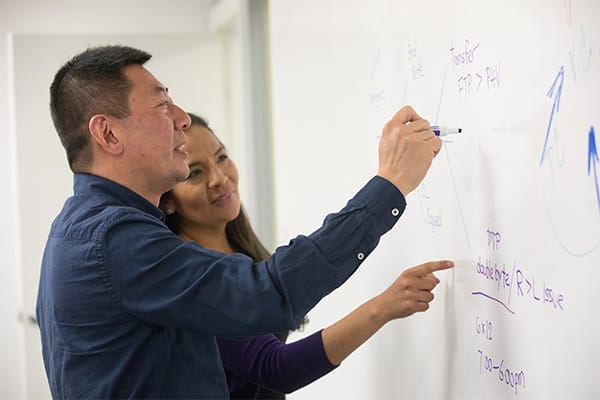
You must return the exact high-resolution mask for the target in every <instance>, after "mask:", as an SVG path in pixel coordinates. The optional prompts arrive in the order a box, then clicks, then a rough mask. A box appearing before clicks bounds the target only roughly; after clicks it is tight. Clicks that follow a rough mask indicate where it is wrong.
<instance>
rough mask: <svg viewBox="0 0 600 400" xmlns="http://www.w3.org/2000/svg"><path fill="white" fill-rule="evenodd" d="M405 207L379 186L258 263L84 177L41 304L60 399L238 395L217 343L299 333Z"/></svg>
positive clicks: (55, 230)
mask: <svg viewBox="0 0 600 400" xmlns="http://www.w3.org/2000/svg"><path fill="white" fill-rule="evenodd" d="M404 208H405V199H404V196H402V194H401V193H400V192H399V191H398V190H397V189H396V188H395V187H394V186H393V185H392V184H390V183H389V182H387V181H386V180H384V179H382V178H379V177H374V178H373V179H371V180H370V181H369V182H368V183H367V185H366V186H365V187H364V188H363V189H361V190H360V191H359V192H358V193H357V194H356V196H355V197H354V198H353V199H351V200H350V201H349V202H348V204H347V205H346V207H344V209H342V210H341V211H340V212H338V213H335V214H330V215H329V216H328V217H327V218H326V219H325V222H324V224H323V226H322V227H321V228H320V229H318V230H317V231H315V232H314V233H312V234H311V235H309V236H298V237H296V238H295V239H293V240H292V241H290V243H289V244H288V245H286V246H282V247H279V248H278V249H277V250H276V251H275V253H274V254H273V256H272V257H271V258H270V259H269V260H267V261H265V262H260V263H253V262H252V260H251V259H250V258H249V257H246V256H244V255H242V254H231V255H226V254H223V253H219V252H216V251H211V250H208V249H205V248H203V247H201V246H199V245H197V244H196V243H194V242H185V241H183V240H181V239H180V238H179V237H177V236H176V235H174V234H173V233H172V232H171V231H170V230H169V229H168V228H167V227H166V225H165V224H164V222H163V219H164V218H163V213H162V211H161V210H160V209H158V208H157V207H155V206H154V205H153V204H151V203H150V202H148V201H147V200H145V199H144V198H143V197H141V196H139V195H138V194H136V193H134V192H133V191H131V190H129V189H127V188H126V187H123V186H121V185H119V184H117V183H115V182H112V181H110V180H107V179H104V178H101V177H98V176H93V175H87V174H76V175H75V177H74V195H73V196H71V197H70V198H69V199H67V201H66V202H65V205H64V207H63V209H62V211H61V212H60V214H59V215H58V216H57V217H56V219H55V220H54V222H53V224H52V227H51V230H50V233H49V237H48V241H47V243H46V249H45V252H44V257H43V260H42V269H41V276H40V286H39V292H38V299H37V317H38V321H39V324H40V330H41V336H42V349H43V358H44V364H45V367H46V372H47V375H48V381H49V384H50V389H51V392H52V396H53V397H54V398H111V399H114V398H194V399H198V398H211V399H214V398H227V397H228V392H227V385H226V382H225V377H224V373H223V367H222V364H221V360H220V358H219V352H218V350H217V345H216V339H215V336H222V337H236V336H238V337H239V336H247V335H256V334H261V333H267V332H276V331H283V330H287V329H293V328H294V327H296V326H297V325H298V323H299V322H300V321H301V320H302V318H303V317H304V315H305V314H306V313H307V312H308V310H309V309H311V308H312V307H313V306H314V305H315V304H316V303H317V302H318V301H319V300H320V299H321V298H322V297H323V296H325V295H326V294H328V293H330V292H331V291H332V290H333V289H335V288H337V287H338V286H339V285H341V284H342V283H343V282H344V281H345V280H346V279H347V278H348V277H349V276H350V275H351V274H352V273H353V272H354V271H355V270H356V268H358V266H359V264H360V263H361V262H362V260H363V258H364V257H359V256H358V254H360V253H362V254H363V255H367V254H369V253H370V252H371V251H372V250H373V249H374V248H375V246H376V245H377V243H378V241H379V238H380V236H381V235H382V234H384V233H385V232H387V231H388V230H389V229H390V228H391V227H392V226H393V225H394V224H395V222H396V221H397V219H398V218H399V216H400V215H401V214H402V211H403V210H404ZM392 210H400V213H398V212H397V211H392Z"/></svg>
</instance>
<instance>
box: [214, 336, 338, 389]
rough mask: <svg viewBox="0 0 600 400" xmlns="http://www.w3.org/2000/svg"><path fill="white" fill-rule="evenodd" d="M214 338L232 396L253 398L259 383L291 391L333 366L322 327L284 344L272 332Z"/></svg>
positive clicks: (316, 377) (306, 383) (318, 376)
mask: <svg viewBox="0 0 600 400" xmlns="http://www.w3.org/2000/svg"><path fill="white" fill-rule="evenodd" d="M217 342H218V345H219V351H220V353H221V360H222V361H223V366H224V367H225V375H226V376H227V384H228V385H229V394H230V395H231V398H232V399H255V398H256V397H257V394H258V392H259V390H260V388H261V387H264V388H268V389H271V390H273V391H275V392H280V393H290V392H293V391H294V390H296V389H299V388H301V387H303V386H306V385H308V384H309V383H311V382H313V381H315V380H316V379H318V378H320V377H322V376H323V375H325V374H327V373H328V372H330V371H332V370H334V369H335V368H336V366H335V365H332V364H331V362H329V359H328V358H327V355H326V354H325V348H324V347H323V340H322V338H321V331H318V332H315V333H313V334H312V335H310V336H308V337H306V338H304V339H300V340H298V341H296V342H293V343H287V344H286V343H283V342H281V341H280V340H279V339H278V338H277V337H276V336H275V335H273V334H269V335H261V336H254V337H252V338H249V339H242V340H232V339H223V338H218V339H217Z"/></svg>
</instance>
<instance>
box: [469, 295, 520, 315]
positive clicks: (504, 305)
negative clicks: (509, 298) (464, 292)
mask: <svg viewBox="0 0 600 400" xmlns="http://www.w3.org/2000/svg"><path fill="white" fill-rule="evenodd" d="M471 294H472V295H473V296H477V295H478V296H483V297H486V298H488V299H490V300H494V301H495V302H497V303H499V304H500V305H501V306H502V307H504V308H506V310H507V311H508V312H509V313H511V314H513V315H515V312H514V311H513V310H511V309H510V307H508V306H507V305H506V304H504V302H503V301H502V300H499V299H497V298H495V297H494V296H490V295H489V294H487V293H484V292H471Z"/></svg>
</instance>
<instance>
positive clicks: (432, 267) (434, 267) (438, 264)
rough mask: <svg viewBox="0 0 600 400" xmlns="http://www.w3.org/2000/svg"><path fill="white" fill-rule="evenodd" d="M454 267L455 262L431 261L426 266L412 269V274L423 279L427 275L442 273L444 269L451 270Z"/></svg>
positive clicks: (422, 265)
mask: <svg viewBox="0 0 600 400" xmlns="http://www.w3.org/2000/svg"><path fill="white" fill-rule="evenodd" d="M452 267H454V262H453V261H450V260H441V261H429V262H426V263H425V264H421V265H417V266H416V267H412V268H411V269H410V272H411V273H412V274H414V275H416V276H420V277H423V276H425V275H427V274H431V273H432V272H435V271H442V270H444V269H449V268H452Z"/></svg>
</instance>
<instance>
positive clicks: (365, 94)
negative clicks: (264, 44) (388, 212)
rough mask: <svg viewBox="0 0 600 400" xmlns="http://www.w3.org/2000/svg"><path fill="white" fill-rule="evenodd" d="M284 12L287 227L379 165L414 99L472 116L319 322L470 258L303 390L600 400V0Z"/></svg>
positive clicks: (278, 135)
mask: <svg viewBox="0 0 600 400" xmlns="http://www.w3.org/2000/svg"><path fill="white" fill-rule="evenodd" d="M269 17H270V35H271V39H270V40H271V49H270V53H271V68H272V89H273V99H272V100H273V131H274V157H275V173H274V177H275V193H276V201H275V203H276V204H277V215H276V221H277V231H278V234H277V237H278V240H279V243H285V242H286V241H287V240H288V239H289V238H291V237H293V236H295V235H296V234H298V233H310V232H312V231H313V230H314V229H315V228H316V227H318V226H319V225H320V224H321V221H322V219H323V217H324V216H325V215H326V213H328V212H331V211H335V210H338V209H340V208H341V207H342V206H343V205H344V203H345V202H346V201H347V199H348V198H350V196H352V195H353V194H354V193H355V192H356V191H357V190H358V189H359V188H360V187H361V186H362V185H363V184H364V183H365V182H366V181H367V180H368V179H369V178H370V177H371V176H372V175H373V174H375V173H376V168H377V145H378V135H379V134H380V132H381V128H382V127H383V125H384V123H385V122H386V121H387V120H388V119H389V118H390V117H391V116H392V115H393V114H394V113H395V112H396V111H397V110H398V109H399V108H400V107H401V106H402V105H404V104H410V105H412V106H413V107H414V108H415V109H416V110H417V112H418V113H420V114H421V115H422V116H423V117H424V118H426V119H428V120H429V122H430V123H431V124H440V125H450V126H460V127H461V128H462V129H463V131H464V132H463V134H461V135H458V136H452V137H446V138H444V145H443V149H442V151H441V153H440V154H439V155H438V157H437V158H436V159H435V160H434V164H433V165H432V167H431V169H430V171H429V173H428V175H427V177H426V178H425V180H424V181H423V183H422V184H421V185H420V186H419V188H418V189H417V190H415V191H414V192H412V193H411V194H410V195H408V197H407V202H408V206H407V209H406V212H405V214H404V215H403V216H402V218H401V220H400V222H399V223H398V224H397V226H396V227H395V228H394V229H393V230H392V231H391V232H390V233H388V234H387V235H386V236H385V237H384V238H383V240H382V242H381V244H380V246H379V247H378V248H377V250H376V251H375V252H374V253H373V254H372V255H371V256H370V257H369V259H368V260H367V262H366V263H365V264H364V265H363V266H362V267H361V270H360V271H359V272H358V273H357V274H356V275H355V276H353V277H352V278H351V279H350V281H349V282H348V283H346V284H345V285H344V286H343V287H342V288H340V289H338V290H337V291H336V292H334V293H333V294H332V295H330V296H329V297H327V298H326V299H324V300H323V301H322V302H321V303H320V304H319V305H317V307H316V308H315V309H314V310H313V311H311V313H310V314H309V317H310V319H311V322H310V324H309V325H308V327H307V328H306V331H305V332H304V334H308V333H311V332H313V331H314V330H316V329H319V328H322V327H325V326H327V325H328V324H331V323H333V322H334V321H335V320H337V319H339V318H340V317H342V316H343V315H345V314H346V313H348V312H350V311H351V309H353V308H354V307H356V306H357V305H359V304H360V303H361V302H363V301H365V300H366V299H368V298H370V297H372V296H374V295H375V294H378V293H379V292H381V291H382V290H383V289H385V288H386V287H387V286H388V285H389V284H390V283H391V282H392V280H393V279H394V278H395V277H396V276H397V275H399V273H400V272H401V271H402V270H404V269H405V268H407V267H410V266H413V265H417V264H420V263H423V262H426V261H428V260H434V259H445V258H450V259H454V260H455V261H456V267H455V269H454V270H452V271H444V272H442V273H440V274H439V277H440V278H441V280H442V283H441V284H440V286H439V287H438V288H436V290H435V294H436V299H435V300H434V302H433V303H432V308H431V309H430V310H429V311H428V312H427V313H424V314H419V315H415V316H412V317H410V318H407V319H404V320H399V321H394V322H392V323H390V324H388V325H387V326H385V327H384V328H383V329H382V330H381V331H380V332H378V333H377V334H376V336H375V337H374V338H373V339H372V340H371V341H369V342H368V343H367V344H366V345H365V346H363V347H362V348H361V349H359V350H358V351H357V352H356V353H355V354H353V355H352V356H351V357H350V358H348V359H347V360H346V361H345V362H344V363H343V364H342V366H341V367H340V368H338V369H337V370H336V371H334V372H333V373H332V374H330V375H328V376H326V377H324V378H323V379H321V380H319V381H317V382H315V383H314V384H312V385H310V386H308V387H306V388H304V389H301V390H299V391H298V392H296V393H294V394H292V395H291V396H289V398H290V399H291V400H298V399H314V398H331V399H364V398H369V399H395V398H402V399H427V400H431V399H434V400H435V399H455V400H464V399H566V398H571V399H598V398H600V385H599V381H600V346H598V339H599V338H600V313H598V312H597V310H596V308H597V305H598V304H600V291H599V290H598V289H597V288H598V282H599V281H600V189H599V185H600V176H599V175H600V161H599V160H598V154H597V147H596V146H597V144H598V142H599V141H600V132H599V130H600V102H599V101H598V95H599V94H600V2H598V1H596V0H585V1H577V0H544V1H542V0H537V1H517V0H507V1H503V2H493V3H491V2H482V1H475V0H458V1H452V2H436V1H430V0H423V1H412V2H408V1H392V0H370V1H367V0H288V1H285V2H271V3H270V16H269ZM299 335H301V334H294V336H293V337H292V340H293V339H294V338H297V337H299Z"/></svg>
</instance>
